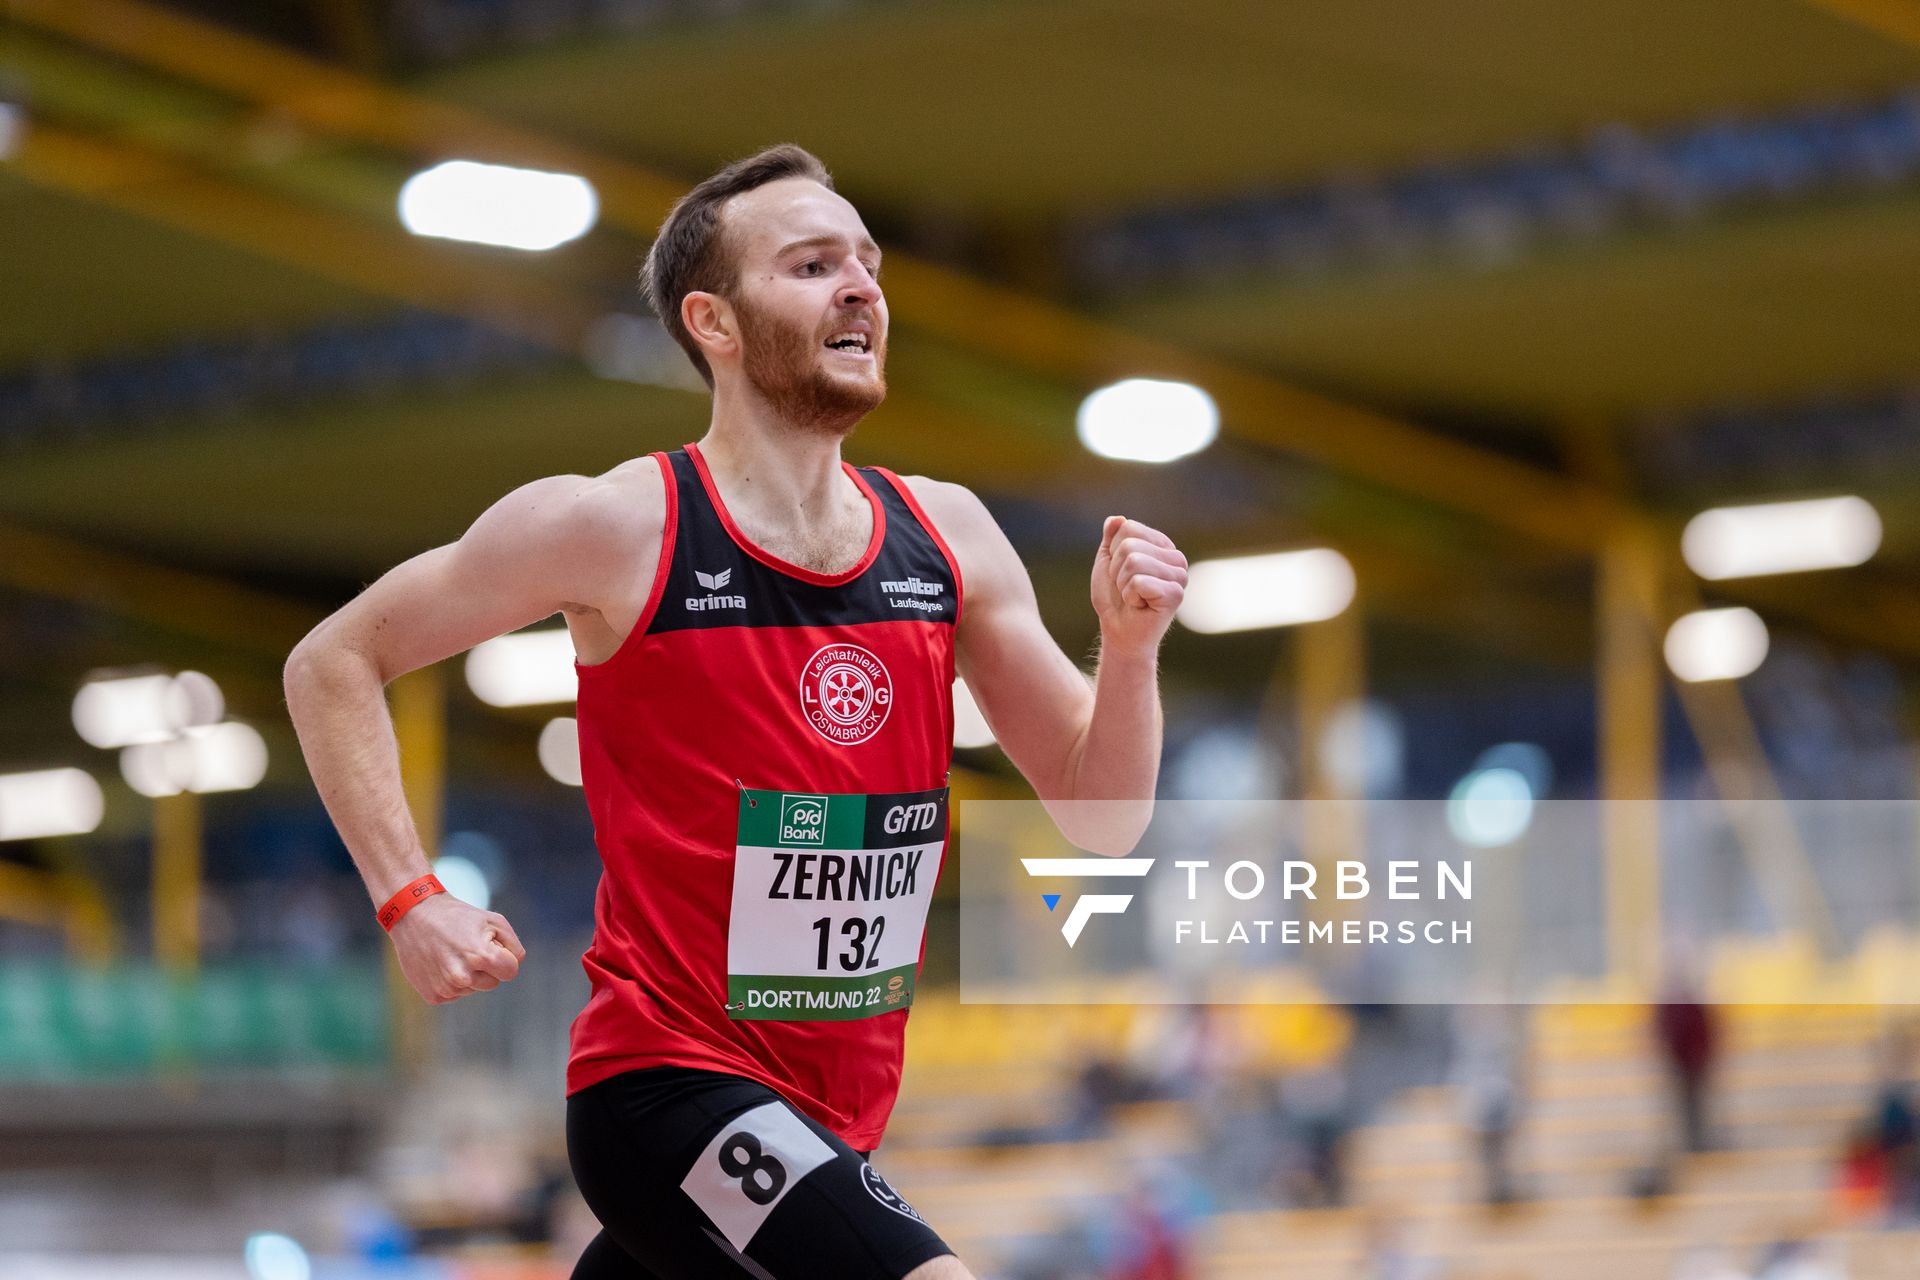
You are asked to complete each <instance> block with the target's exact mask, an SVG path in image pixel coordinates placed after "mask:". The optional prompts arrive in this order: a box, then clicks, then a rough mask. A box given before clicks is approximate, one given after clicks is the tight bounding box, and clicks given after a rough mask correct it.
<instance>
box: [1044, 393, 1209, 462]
mask: <svg viewBox="0 0 1920 1280" xmlns="http://www.w3.org/2000/svg"><path fill="white" fill-rule="evenodd" d="M1079 426H1080V443H1081V444H1084V445H1085V446H1086V447H1087V448H1088V449H1090V450H1092V451H1093V452H1094V453H1097V454H1099V455H1100V456H1101V457H1103V458H1120V459H1123V460H1125V461H1128V462H1172V461H1173V460H1174V459H1175V458H1184V457H1186V456H1187V455H1188V454H1190V453H1198V452H1199V451H1200V450H1202V449H1204V448H1206V447H1207V446H1208V445H1210V444H1212V443H1213V441H1214V437H1216V436H1218V435H1219V434H1220V411H1219V410H1218V409H1216V408H1215V407H1214V404H1213V397H1212V396H1210V395H1208V394H1207V393H1206V392H1204V391H1202V390H1201V389H1200V388H1199V387H1196V386H1194V385H1193V384H1191V383H1187V382H1163V381H1160V380H1158V379H1155V378H1128V379H1127V380H1126V381H1124V382H1116V383H1114V384H1113V385H1112V386H1108V387H1102V388H1100V389H1099V390H1098V391H1095V392H1094V393H1093V394H1091V395H1089V396H1088V397H1087V398H1086V399H1085V400H1083V401H1081V402H1080V415H1079Z"/></svg>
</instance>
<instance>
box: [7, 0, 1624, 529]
mask: <svg viewBox="0 0 1920 1280" xmlns="http://www.w3.org/2000/svg"><path fill="white" fill-rule="evenodd" d="M7 4H8V12H9V13H11V14H12V16H14V17H15V18H16V19H18V20H20V21H23V22H28V23H31V24H33V25H34V26H37V27H40V28H42V29H44V30H48V31H52V32H55V33H57V34H59V35H62V36H65V37H67V38H69V39H73V40H78V41H81V42H83V43H85V44H88V45H91V46H93V47H94V48H97V49H102V50H106V51H108V52H111V53H114V54H116V55H118V56H120V57H124V58H127V59H129V60H131V61H135V62H138V63H141V64H144V65H147V66H151V67H155V68H158V69H160V70H162V71H165V72H168V73H170V74H172V75H176V76H179V77H181V78H183V79H187V80H190V81H193V82H194V83H197V84H200V85H202V86H205V87H208V88H212V89H216V90H219V91H222V92H225V93H229V94H232V95H233V96H235V97H237V98H240V99H243V100H246V101H250V102H253V103H256V104H259V105H261V106H263V107H267V108H270V109H272V110H275V111H277V112H279V113H281V114H283V115H285V116H287V117H289V118H291V119H295V120H298V121H300V122H302V123H304V124H306V125H308V126H309V127H312V128H315V129H321V130H324V131H327V132H329V133H333V134H337V135H339V136H343V137H349V138H355V139H358V140H360V141H363V142H368V143H374V144H378V145H382V146H387V147H392V148H396V149H398V150H401V151H405V152H411V153H416V154H421V155H440V154H456V153H457V154H462V155H469V156H474V157H477V158H486V159H496V160H503V161H504V160H511V161H513V162H516V163H522V164H532V165H541V166H544V167H550V168H557V169H565V170H567V171H569V172H574V173H579V174H581V175H582V176H584V177H586V178H588V179H589V180H590V181H592V182H593V183H594V185H595V187H596V188H597V189H598V190H599V191H600V194H601V202H602V210H603V213H604V216H605V218H606V220H607V221H608V222H609V223H610V224H612V225H614V226H618V227H621V228H623V229H624V230H626V231H628V232H629V233H631V234H633V235H635V236H637V237H639V238H641V239H651V238H652V236H653V234H654V232H655V231H656V230H657V229H658V227H659V223H660V221H661V219H662V218H663V217H664V216H665V214H666V211H667V209H668V208H669V207H670V206H671V204H672V202H673V201H674V200H675V199H677V198H678V196H679V195H680V194H681V193H682V192H683V191H684V190H685V187H684V184H681V183H679V182H676V181H674V180H672V179H669V178H666V177H663V176H661V175H658V174H655V173H652V172H650V171H648V170H646V169H643V168H641V167H639V166H637V165H633V164H630V163H627V162H625V161H623V160H620V159H618V158H615V157H611V156H607V155H604V154H602V153H599V152H595V151H592V150H590V149H587V148H584V147H579V146H575V145H573V144H570V143H566V142H563V141H559V140H556V139H553V138H551V137H548V136H546V135H543V134H539V133H536V132H533V131H530V130H525V129H520V128H516V127H513V126H509V125H503V124H500V123H498V122H496V121H493V120H490V119H487V118H486V117H484V116H481V115H479V114H477V113H474V112H470V111H467V110H464V109H462V108H458V107H454V106H450V105H447V104H444V103H441V102H437V101H434V100H432V99H429V98H427V97H424V96H422V95H419V94H415V93H411V92H409V91H407V90H404V89H399V88H395V87H392V86H387V85H383V84H379V83H377V82H374V81H371V80H368V79H366V78H365V77H362V76H360V75H358V74H355V73H354V72H351V71H347V70H343V69H340V68H337V67H333V66H329V65H328V64H326V63H323V62H320V61H318V60H316V59H313V58H310V57H307V56H305V55H303V54H300V53H296V52H294V51H292V50H289V49H285V48H283V47H281V46H279V45H276V44H273V43H271V42H268V41H265V40H260V39H256V38H254V37H251V36H247V35H243V34H240V33H238V32H234V31H231V30H228V29H226V28H224V27H221V26H218V25H216V24H214V23H210V22H206V21H203V20H200V19H197V18H192V17H188V16H185V15H182V14H177V13H173V12H170V11H167V10H163V9H158V8H155V7H153V6H151V5H149V4H145V3H141V2H140V0H89V2H88V3H84V4H74V3H72V0H7ZM887 269H888V275H889V280H888V291H889V293H890V294H891V295H892V297H893V299H894V303H895V308H896V312H897V314H898V315H899V317H900V318H901V319H902V321H903V322H904V323H907V324H910V325H912V326H915V327H917V328H922V329H925V330H927V331H929V332H932V333H935V334H938V335H940V336H942V337H945V338H947V339H949V340H950V341H954V342H957V343H959V344H961V345H964V346H966V347H969V348H971V349H973V350H975V351H980V352H984V353H988V354H991V355H993V356H995V357H996V358H999V359H1002V360H1005V361H1007V362H1009V363H1011V364H1014V365H1017V366H1021V367H1026V368H1032V369H1037V370H1039V371H1042V372H1044V373H1047V374H1049V375H1051V376H1054V377H1058V378H1063V379H1065V380H1067V381H1069V382H1072V383H1075V384H1078V385H1082V386H1086V385H1091V384H1092V383H1094V382H1097V381H1100V380H1104V379H1106V378H1109V377H1115V376H1121V375H1125V374H1135V373H1160V374H1162V375H1165V376H1176V377H1186V378H1190V379H1192V380H1193V381H1196V382H1198V383H1200V384H1201V385H1204V386H1205V387H1206V388H1207V389H1208V391H1209V392H1211V393H1212V394H1213V395H1214V397H1215V398H1216V400H1217V401H1218V402H1219V403H1220V405H1221V409H1222V417H1223V421H1224V423H1225V425H1226V427H1227V429H1228V430H1230V431H1233V432H1235V433H1236V434H1238V435H1240V436H1241V437H1243V438H1245V439H1248V440H1251V441H1254V442H1256V443H1259V444H1261V445H1263V446H1267V447H1271V448H1278V449H1283V450H1286V451H1288V452H1291V453H1294V454H1297V455H1299V456H1302V457H1305V458H1309V459H1311V460H1313V461H1315V462H1318V463H1321V464H1323V465H1326V466H1329V467H1333V468H1336V469H1338V470H1341V471H1344V472H1346V473H1348V474H1350V475H1353V476H1355V477H1358V478H1360V479H1363V480H1366V481H1368V482H1370V483H1374V484H1378V485H1382V486H1384V487H1387V488H1390V489H1393V490H1396V491H1399V492H1403V493H1412V494H1415V495H1417V496H1419V497H1422V498H1425V499H1427V500H1429V501H1432V502H1434V503H1437V504H1439V505H1441V506H1444V507H1447V508H1450V509H1453V510H1456V511H1462V512H1465V513H1466V514H1469V515H1471V516H1474V517H1476V518H1478V519H1481V520H1485V521H1487V522H1489V523H1490V524H1492V525H1494V526H1496V527H1501V528H1506V529H1508V530H1511V531H1513V532H1516V533H1519V534H1521V535H1523V536H1526V537H1529V538H1535V539H1539V540H1541V541H1544V542H1547V543H1549V544H1552V545H1557V546H1560V547H1563V548H1567V549H1570V550H1578V551H1591V550H1593V549H1595V548H1597V547H1598V546H1599V545H1600V541H1601V528H1600V526H1602V525H1604V524H1605V523H1606V522H1607V521H1609V520H1612V519H1615V518H1618V517H1619V516H1621V515H1623V514H1624V512H1622V511H1621V510H1619V509H1618V508H1617V506H1616V505H1615V504H1614V503H1613V501H1612V500H1611V499H1610V498H1608V497H1607V495H1605V494H1604V493H1602V492H1600V491H1599V490H1596V489H1591V488H1589V487H1587V486H1584V485H1580V484H1577V483H1574V482H1570V481H1567V480H1565V479H1563V478H1561V477H1558V476H1555V475H1553V474H1552V473H1550V472H1545V471H1541V470H1539V469H1538V468H1534V467H1529V466H1527V465H1525V464H1523V463H1518V462H1514V461H1511V460H1509V459H1507V458H1503V457H1501V456H1500V455H1498V454H1494V453H1490V452H1488V451H1486V450H1483V449H1478V448H1475V447H1474V446H1471V445H1466V444H1462V443H1459V442H1457V441H1453V440H1448V439H1445V438H1443V437H1440V436H1437V435H1435V434H1433V433H1432V432H1429V431H1426V430H1424V429H1422V428H1420V427H1417V426H1414V425H1412V424H1410V423H1406V422H1402V421H1399V420H1397V419H1394V418H1391V417H1389V416H1387V415H1384V414H1379V413H1374V412H1372V411H1370V410H1366V409H1361V408H1357V407H1354V406H1351V405H1345V404H1340V403H1337V402H1335V401H1332V400H1329V399H1327V398H1325V397H1321V396H1316V395H1312V394H1310V393H1307V392H1304V391H1301V390H1299V389H1297V388H1294V387H1291V386H1289V385H1287V384H1286V383H1284V382H1282V381H1280V380H1278V379H1275V378H1271V377H1267V376H1265V375H1262V374H1258V373H1254V372H1250V371H1248V370H1246V369H1243V368H1240V367H1238V366H1235V365H1232V364H1230V363H1228V362H1225V361H1221V360H1217V359H1213V358H1210V357H1206V356H1202V355H1198V354H1196V353H1193V352H1190V351H1185V350H1183V349H1181V348H1178V347H1176V346H1173V345H1171V344H1167V343H1162V342H1159V341H1156V340H1154V339H1150V338H1145V337H1142V336H1140V335H1138V334H1134V333H1130V332H1128V331H1126V330H1123V329H1119V328H1116V327H1114V326H1112V325H1108V324H1105V323H1102V322H1100V321H1098V320H1095V319H1093V318H1091V317H1088V316H1084V315H1081V314H1079V313H1076V312H1074V311H1072V310H1070V309H1068V308H1066V307H1063V306H1060V305H1058V304H1056V303H1053V302H1049V301H1047V300H1044V299H1040V298H1036V297H1032V296H1029V295H1027V294H1024V293H1021V292H1019V291H1018V290H1014V289H1010V288H1007V287H1005V286H1002V285H997V284H992V283H989V282H986V281H981V280H977V279H973V278H970V277H968V276H965V275H962V274H961V273H959V272H955V271H951V270H948V269H947V268H944V267H940V266H937V265H935V264H932V263H928V262H922V261H919V260H917V259H915V258H913V257H912V256H911V255H908V254H903V253H900V252H898V251H896V252H894V253H892V254H889V256H888V268H887Z"/></svg>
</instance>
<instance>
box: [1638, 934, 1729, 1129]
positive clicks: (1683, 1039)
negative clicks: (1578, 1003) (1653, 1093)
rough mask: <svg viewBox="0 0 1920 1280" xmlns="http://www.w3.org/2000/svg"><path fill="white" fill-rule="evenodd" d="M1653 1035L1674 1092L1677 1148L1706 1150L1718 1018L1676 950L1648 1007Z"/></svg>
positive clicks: (1717, 1050) (1681, 953) (1717, 1052)
mask: <svg viewBox="0 0 1920 1280" xmlns="http://www.w3.org/2000/svg"><path fill="white" fill-rule="evenodd" d="M1653 1034H1654V1041H1655V1043H1656V1045H1657V1046H1658V1048H1659V1052H1660V1057H1661V1061H1662V1063H1663V1064H1664V1065H1665V1067H1666V1070H1667V1079H1668V1082H1669V1084H1670V1086H1671V1088H1672V1091H1673V1097H1674V1103H1675V1108H1676V1110H1677V1112H1678V1118H1679V1121H1680V1139H1681V1144H1682V1149H1684V1150H1686V1151H1691V1152H1700V1151H1708V1150H1711V1149H1712V1147H1713V1133H1712V1122H1711V1117H1710V1109H1711V1089H1712V1085H1713V1069H1714V1066H1715V1064H1716V1063H1717V1062H1718V1061H1719V1056H1720V1017H1719V1014H1718V1013H1717V1012H1716V1011H1715V1010H1714V1008H1713V1006H1711V1005H1709V1004H1707V1003H1705V1002H1704V1001H1703V1000H1702V999H1701V997H1700V985H1699V981H1698V979H1697V978H1696V977H1695V976H1694V974H1693V967H1692V965H1691V964H1690V963H1689V959H1688V955H1687V954H1686V953H1685V951H1684V950H1681V949H1678V948H1676V949H1675V951H1674V952H1673V953H1672V954H1671V955H1670V957H1669V960H1668V964H1667V973H1666V977H1665V978H1664V980H1663V981H1662V983H1661V995H1660V1003H1659V1004H1657V1005H1655V1006H1654V1008H1653Z"/></svg>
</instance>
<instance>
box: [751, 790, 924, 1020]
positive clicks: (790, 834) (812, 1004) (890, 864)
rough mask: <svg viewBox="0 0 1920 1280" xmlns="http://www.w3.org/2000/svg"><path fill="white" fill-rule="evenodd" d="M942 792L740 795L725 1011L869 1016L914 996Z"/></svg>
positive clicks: (811, 1016)
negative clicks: (915, 976) (915, 973)
mask: <svg viewBox="0 0 1920 1280" xmlns="http://www.w3.org/2000/svg"><path fill="white" fill-rule="evenodd" d="M946 840H947V790H946V788H945V787H937V788H935V789H933V790H931V791H906V792H893V793H888V794H883V795H822V794H817V793H807V792H794V791H750V790H747V789H745V788H742V789H741V791H740V821H739V827H738V836H737V839H736V841H735V847H734V861H733V914H732V916H731V918H730V919H729V921H728V924H727V1013H728V1015H729V1016H730V1017H733V1018H772V1019H779V1020H781V1021H795V1020H832V1021H844V1020H847V1019H852V1018H871V1017H873V1016H874V1015H875V1014H880V1013H891V1012H893V1011H894V1010H895V1009H904V1008H906V1007H907V1006H908V1005H910V1004H912V1003H913V979H914V972H915V970H916V969H918V968H919V964H920V941H921V938H922V937H923V936H924V935H925V933H926V928H927V907H928V905H929V904H930V903H931V902H932V901H933V884H934V881H935V880H936V879H937V878H938V877H939V874H940V854H941V850H942V849H943V848H944V847H945V846H946Z"/></svg>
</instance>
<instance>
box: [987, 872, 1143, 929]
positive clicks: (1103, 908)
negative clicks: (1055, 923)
mask: <svg viewBox="0 0 1920 1280" xmlns="http://www.w3.org/2000/svg"><path fill="white" fill-rule="evenodd" d="M1020 864H1021V865H1022V866H1024V867H1025V868H1026V869H1027V874H1028V875H1030V876H1032V877H1034V878H1035V879H1036V880H1048V879H1054V878H1056V877H1058V878H1062V879H1069V878H1077V877H1081V876H1098V877H1101V878H1103V879H1106V878H1116V877H1118V878H1125V879H1136V880H1137V879H1139V878H1140V877H1141V876H1143V875H1145V874H1147V872H1148V871H1150V870H1152V869H1153V859H1152V858H1022V859H1020ZM1040 900H1041V901H1042V902H1045V903H1046V904H1047V910H1049V911H1052V910H1053V909H1054V908H1055V907H1058V906H1059V905H1060V895H1059V894H1057V893H1043V894H1041V895H1040ZM1132 901H1133V895H1132V894H1130V893H1085V894H1081V895H1080V896H1079V897H1078V898H1075V899H1074V900H1073V905H1072V906H1071V907H1069V908H1067V918H1066V919H1065V920H1063V921H1062V922H1061V924H1060V936H1061V937H1063V938H1065V939H1066V940H1067V945H1068V946H1072V945H1073V944H1074V943H1076V942H1078V941H1080V932H1081V930H1083V929H1085V928H1086V927H1087V921H1088V920H1089V919H1090V918H1091V917H1093V916H1100V915H1109V916H1117V915H1119V914H1120V913H1121V912H1123V911H1125V910H1126V909H1127V904H1128V903H1130V902H1132Z"/></svg>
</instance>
